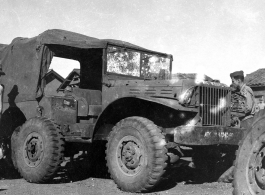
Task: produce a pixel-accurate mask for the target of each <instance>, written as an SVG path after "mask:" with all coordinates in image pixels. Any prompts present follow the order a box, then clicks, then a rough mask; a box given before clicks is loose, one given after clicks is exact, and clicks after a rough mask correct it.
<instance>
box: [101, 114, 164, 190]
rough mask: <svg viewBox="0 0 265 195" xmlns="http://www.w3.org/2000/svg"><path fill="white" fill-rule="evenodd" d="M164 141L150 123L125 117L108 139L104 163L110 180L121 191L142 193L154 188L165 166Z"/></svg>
mask: <svg viewBox="0 0 265 195" xmlns="http://www.w3.org/2000/svg"><path fill="white" fill-rule="evenodd" d="M165 144H166V142H165V138H164V136H163V135H162V134H161V130H160V129H159V128H158V127H157V126H156V125H155V124H154V123H153V122H152V121H150V120H148V119H145V118H142V117H129V118H126V119H124V120H122V121H120V122H119V123H118V124H117V125H116V126H115V127H114V128H113V130H112V132H111V133H110V135H109V138H108V143H107V150H106V159H107V166H108V169H109V172H110V174H111V177H112V178H113V180H114V181H115V183H116V184H117V185H118V187H120V188H121V189H122V190H123V191H128V192H142V191H146V190H149V189H151V188H153V187H154V186H155V184H157V183H158V182H159V180H160V179H161V176H162V175H163V173H164V172H165V168H166V166H167V164H166V160H167V156H166V152H167V150H166V147H165Z"/></svg>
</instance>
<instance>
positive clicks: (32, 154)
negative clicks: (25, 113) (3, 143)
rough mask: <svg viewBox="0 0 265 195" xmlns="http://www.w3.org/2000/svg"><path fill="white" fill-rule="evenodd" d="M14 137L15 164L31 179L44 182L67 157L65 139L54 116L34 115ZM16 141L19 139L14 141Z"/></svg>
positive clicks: (22, 174) (19, 170)
mask: <svg viewBox="0 0 265 195" xmlns="http://www.w3.org/2000/svg"><path fill="white" fill-rule="evenodd" d="M14 133H16V134H15V135H14V136H12V137H13V139H12V141H13V144H12V145H13V146H12V147H13V149H17V151H16V152H12V153H13V157H12V158H13V160H14V161H15V162H14V165H15V167H16V168H17V169H18V172H19V173H20V175H21V176H22V177H23V178H24V179H26V180H27V181H28V182H32V183H44V182H47V181H48V180H50V179H51V178H52V177H53V175H54V174H55V173H56V171H57V169H58V168H59V166H60V164H61V162H62V160H63V151H64V141H63V139H62V135H61V134H60V132H59V130H58V129H57V128H56V127H55V126H54V124H53V123H52V122H51V120H49V119H46V118H39V117H37V118H32V119H29V120H28V121H26V122H25V124H24V125H22V126H21V128H20V130H19V131H15V132H14ZM14 141H16V142H17V143H14Z"/></svg>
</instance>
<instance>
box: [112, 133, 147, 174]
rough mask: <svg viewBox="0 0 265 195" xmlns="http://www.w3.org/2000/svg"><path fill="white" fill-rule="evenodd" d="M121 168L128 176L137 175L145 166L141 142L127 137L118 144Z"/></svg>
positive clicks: (132, 137)
mask: <svg viewBox="0 0 265 195" xmlns="http://www.w3.org/2000/svg"><path fill="white" fill-rule="evenodd" d="M117 157H118V163H119V165H120V168H121V169H122V170H123V172H125V173H126V174H128V175H135V174H137V173H138V172H139V171H140V169H141V166H142V165H143V149H142V144H141V142H140V140H138V139H137V138H135V137H134V136H125V137H124V138H122V139H121V140H120V142H119V144H118V151H117Z"/></svg>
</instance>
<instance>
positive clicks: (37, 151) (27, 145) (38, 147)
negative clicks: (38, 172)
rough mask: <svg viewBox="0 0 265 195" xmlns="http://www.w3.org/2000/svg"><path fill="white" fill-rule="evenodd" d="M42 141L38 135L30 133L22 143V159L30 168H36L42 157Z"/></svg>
mask: <svg viewBox="0 0 265 195" xmlns="http://www.w3.org/2000/svg"><path fill="white" fill-rule="evenodd" d="M43 149H44V145H43V140H42V137H41V135H40V134H39V133H37V132H32V133H30V134H29V135H28V136H27V138H26V140H25V142H24V151H23V157H24V160H25V162H26V164H27V165H28V166H30V167H36V166H38V165H39V164H40V162H41V159H42V157H43Z"/></svg>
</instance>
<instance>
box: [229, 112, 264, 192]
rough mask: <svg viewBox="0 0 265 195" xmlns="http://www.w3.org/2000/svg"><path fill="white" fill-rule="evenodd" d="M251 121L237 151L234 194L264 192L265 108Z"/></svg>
mask: <svg viewBox="0 0 265 195" xmlns="http://www.w3.org/2000/svg"><path fill="white" fill-rule="evenodd" d="M253 121H254V123H253V125H252V127H251V128H250V131H249V132H248V134H246V136H245V138H244V139H243V140H242V143H241V144H240V147H239V150H238V151H237V159H236V162H235V171H234V181H233V186H234V194H235V195H241V194H244V195H254V194H265V110H264V111H260V112H258V113H257V114H256V115H255V117H254V118H253Z"/></svg>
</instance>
